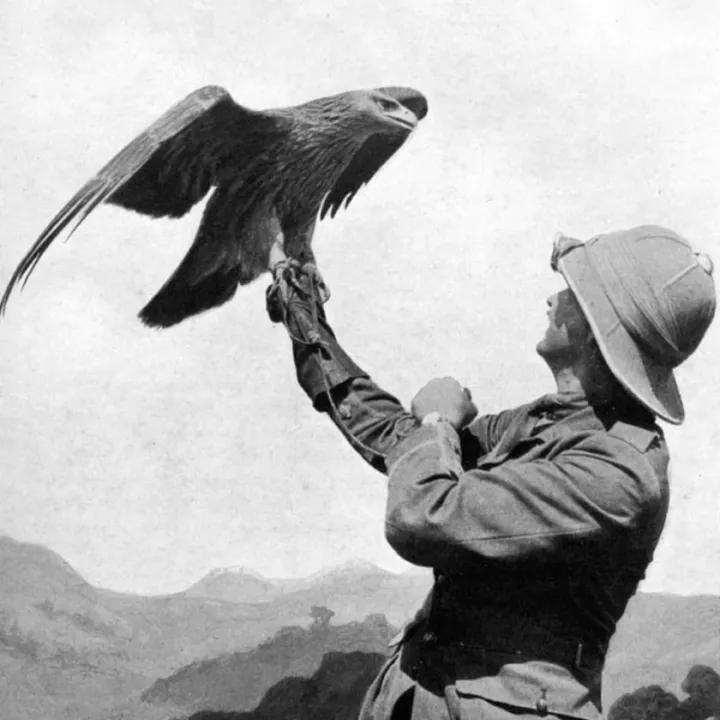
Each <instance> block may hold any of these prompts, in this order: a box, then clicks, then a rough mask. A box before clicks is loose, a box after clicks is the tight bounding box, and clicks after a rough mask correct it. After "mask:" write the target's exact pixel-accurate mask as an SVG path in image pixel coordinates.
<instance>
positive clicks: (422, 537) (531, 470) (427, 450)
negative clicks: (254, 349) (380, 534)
mask: <svg viewBox="0 0 720 720" xmlns="http://www.w3.org/2000/svg"><path fill="white" fill-rule="evenodd" d="M551 264H552V267H553V269H554V270H556V271H559V272H560V273H561V274H562V275H563V277H564V278H565V280H566V282H567V284H568V288H567V289H565V290H563V291H562V292H560V293H558V294H556V295H554V296H553V297H552V298H550V299H549V300H548V306H549V311H548V316H549V321H550V322H549V327H548V328H547V331H546V333H545V336H544V337H543V338H542V339H541V340H540V342H539V343H538V346H537V352H538V353H539V354H540V356H541V357H542V358H543V359H544V360H545V361H546V363H547V365H548V366H549V368H550V370H551V372H552V374H553V376H554V378H555V382H556V386H557V388H556V392H554V393H551V394H548V395H545V396H543V397H541V398H539V399H537V400H535V401H533V402H531V403H529V404H527V405H523V406H521V407H518V408H514V409H511V410H506V411H504V412H501V413H499V414H497V415H485V416H481V417H476V415H477V411H476V408H475V406H474V405H473V403H472V400H471V398H470V394H469V393H468V392H467V391H466V390H465V389H464V388H463V387H462V386H461V385H460V384H459V383H458V382H457V381H455V380H453V379H451V378H440V379H436V380H433V381H431V382H430V383H428V384H427V385H426V386H425V387H424V388H423V389H422V390H420V392H419V393H418V394H417V395H416V396H415V398H414V399H413V401H412V405H411V412H407V411H406V410H405V409H404V408H403V407H402V405H401V404H400V403H399V402H398V401H397V400H396V399H395V398H393V397H392V396H391V395H389V394H388V393H386V392H384V391H383V390H382V389H380V388H379V387H378V386H377V385H375V384H374V383H373V382H372V381H371V380H370V378H369V377H368V376H367V375H366V374H365V373H363V372H362V371H361V370H360V369H359V368H358V367H357V366H356V365H355V364H354V363H353V362H352V360H351V359H350V358H349V357H348V356H347V354H346V353H345V352H344V351H343V350H342V348H341V347H340V346H339V344H338V343H337V341H336V339H335V336H334V334H333V332H332V330H331V329H330V327H329V326H328V324H327V322H326V319H325V315H324V313H323V311H322V307H320V304H319V302H318V301H317V292H316V288H315V287H314V285H313V281H312V275H311V274H306V273H304V272H303V271H302V270H298V269H297V268H294V267H292V266H289V265H284V266H282V268H283V269H281V270H280V272H279V277H280V279H279V280H278V281H276V283H275V285H273V287H271V288H270V289H269V292H268V309H269V311H270V315H271V318H272V319H273V320H275V321H278V320H280V319H282V320H283V321H284V322H285V324H286V326H287V328H288V331H289V333H290V335H291V337H292V338H293V349H294V358H295V363H296V368H297V375H298V380H299V382H300V385H301V386H302V387H303V389H304V390H305V391H306V393H307V394H308V395H309V397H310V398H311V399H312V401H313V403H314V405H315V407H316V408H317V409H318V410H320V411H324V412H327V413H328V414H329V415H330V416H331V417H332V419H333V420H334V422H335V423H336V424H337V425H338V427H339V428H340V429H341V430H342V432H343V433H344V434H345V435H346V437H347V438H348V440H349V441H350V442H351V443H352V444H353V446H354V447H355V448H356V449H357V450H358V452H359V453H360V454H361V455H362V456H363V457H364V458H365V459H366V460H367V461H368V462H370V463H372V465H373V466H374V467H376V468H377V469H378V470H380V471H381V472H384V473H386V474H387V475H388V479H389V483H388V502H387V511H386V537H387V540H388V541H389V543H390V544H391V546H392V547H393V548H394V549H395V550H396V551H397V552H398V553H399V555H401V556H402V557H403V558H405V559H406V560H407V561H409V562H411V563H414V564H416V565H422V566H426V567H431V568H433V570H434V576H435V583H434V586H433V589H432V592H431V593H430V595H429V597H428V599H427V600H426V602H425V605H424V607H423V608H422V609H421V610H420V612H419V613H418V615H417V617H416V618H415V620H414V621H413V622H411V623H410V624H409V626H408V627H407V628H406V629H405V631H404V632H403V633H402V636H401V638H400V639H399V642H398V646H397V648H396V649H395V652H394V654H393V655H392V657H391V658H390V660H389V661H388V663H387V664H386V666H385V667H384V668H383V670H382V671H381V673H380V675H379V676H378V678H377V679H376V680H375V682H374V683H373V685H372V686H371V688H370V689H369V691H368V694H367V696H366V698H365V702H364V705H363V709H362V711H361V718H362V719H363V720H370V719H371V718H372V719H374V720H380V719H381V718H382V719H386V720H403V719H409V718H412V719H413V720H419V719H421V718H453V719H457V718H463V719H465V718H511V717H512V718H518V717H537V716H543V715H557V716H564V717H574V718H586V719H588V720H592V719H593V718H597V717H598V716H599V715H600V712H601V705H600V694H601V684H600V676H601V670H602V667H603V663H604V659H605V654H606V651H607V647H608V642H609V640H610V638H611V636H612V634H613V632H614V629H615V625H616V623H617V621H618V619H619V618H620V617H621V615H622V613H623V611H624V609H625V606H626V604H627V602H628V600H629V599H630V597H631V596H632V595H633V594H634V593H635V591H636V589H637V586H638V583H639V582H640V580H641V579H642V578H643V576H644V573H645V570H646V568H647V566H648V564H649V563H650V561H651V560H652V557H653V552H654V550H655V547H656V545H657V542H658V539H659V537H660V533H661V531H662V528H663V525H664V522H665V517H666V512H667V506H668V478H667V466H668V451H667V447H666V444H665V440H664V438H663V433H662V431H661V429H660V428H659V427H658V425H657V424H656V421H655V419H656V417H660V418H663V419H665V420H667V421H669V422H672V423H680V422H682V420H683V406H682V401H681V399H680V395H679V392H678V388H677V385H676V383H675V379H674V377H673V368H674V367H676V366H677V365H679V364H680V363H681V362H683V361H684V360H685V359H686V358H687V357H688V356H689V355H690V354H691V353H692V352H693V351H694V350H695V349H696V348H697V346H698V344H699V342H700V340H701V339H702V337H703V335H704V334H705V332H706V330H707V328H708V326H709V325H710V322H711V320H712V318H713V315H714V312H715V289H714V284H713V280H712V277H711V275H712V264H711V262H710V260H709V258H708V257H707V256H705V255H700V254H696V253H694V252H693V250H692V248H691V247H690V245H689V244H688V243H687V241H685V240H684V239H683V238H682V237H680V236H679V235H677V234H676V233H674V232H672V231H670V230H666V229H664V228H660V227H654V226H643V227H638V228H633V229H631V230H626V231H622V232H617V233H611V234H607V235H600V236H597V237H594V238H592V239H591V240H589V241H588V242H587V243H585V244H583V243H581V242H579V241H576V240H572V239H570V238H565V237H562V236H561V237H559V238H558V239H557V240H556V244H555V248H554V252H553V257H552V263H551Z"/></svg>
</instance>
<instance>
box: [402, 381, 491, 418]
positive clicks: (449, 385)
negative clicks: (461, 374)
mask: <svg viewBox="0 0 720 720" xmlns="http://www.w3.org/2000/svg"><path fill="white" fill-rule="evenodd" d="M410 410H411V411H412V414H413V415H414V416H415V417H416V418H417V419H418V420H420V422H422V421H423V419H424V418H425V416H426V415H429V414H430V413H435V412H436V413H439V414H440V415H441V416H442V417H443V418H444V419H445V420H447V421H448V422H449V423H450V424H451V425H452V426H453V427H454V428H455V429H456V430H459V429H460V428H462V427H465V425H467V424H468V423H469V422H470V421H471V420H472V419H473V418H474V417H475V416H476V415H477V412H478V410H477V408H476V407H475V405H474V403H473V401H472V398H471V397H470V391H469V390H467V389H466V388H464V387H463V386H462V385H461V384H460V383H459V382H458V381H457V380H455V379H454V378H451V377H444V378H435V379H434V380H431V381H430V382H429V383H427V385H425V387H423V388H422V390H420V392H419V393H418V394H417V395H416V396H415V397H414V398H413V401H412V403H411V405H410Z"/></svg>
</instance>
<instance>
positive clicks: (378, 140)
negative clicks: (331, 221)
mask: <svg viewBox="0 0 720 720" xmlns="http://www.w3.org/2000/svg"><path fill="white" fill-rule="evenodd" d="M406 140H407V136H400V137H388V136H386V135H380V134H378V135H371V136H370V137H369V138H368V139H367V140H366V141H365V142H364V143H363V145H361V147H360V149H359V150H358V151H357V152H356V153H355V156H354V157H353V159H352V160H351V161H350V163H349V164H348V166H347V167H346V168H345V170H344V171H343V173H342V175H341V176H340V177H339V178H338V180H337V182H336V183H335V185H334V187H333V188H332V190H330V192H329V193H328V194H327V195H326V196H325V198H324V200H323V203H322V205H321V207H320V219H321V220H322V219H323V218H324V217H325V216H326V215H327V214H328V213H330V217H331V218H334V217H335V215H336V214H337V211H338V210H339V209H340V208H341V207H347V206H348V205H349V204H350V201H351V200H352V199H353V198H354V197H355V195H356V194H357V192H358V190H360V188H361V187H362V186H363V185H366V184H367V183H369V182H370V180H372V178H373V176H374V175H375V173H377V171H378V170H379V169H380V168H381V167H382V166H383V165H384V164H385V163H386V162H387V161H388V160H389V159H390V158H391V157H392V156H393V155H394V154H395V153H396V152H397V151H398V150H399V149H400V147H401V146H402V145H403V143H404V142H405V141H406Z"/></svg>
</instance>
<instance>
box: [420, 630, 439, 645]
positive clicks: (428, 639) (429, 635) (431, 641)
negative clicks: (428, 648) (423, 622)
mask: <svg viewBox="0 0 720 720" xmlns="http://www.w3.org/2000/svg"><path fill="white" fill-rule="evenodd" d="M437 639H438V637H437V635H436V634H435V633H434V632H426V633H425V634H424V635H423V642H424V643H425V644H426V645H435V644H436V643H437Z"/></svg>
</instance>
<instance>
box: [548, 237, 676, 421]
mask: <svg viewBox="0 0 720 720" xmlns="http://www.w3.org/2000/svg"><path fill="white" fill-rule="evenodd" d="M586 255H587V248H586V247H585V246H584V245H580V246H578V247H576V248H575V249H573V250H572V251H571V252H568V253H567V254H565V255H563V256H562V257H560V258H559V260H558V262H557V269H558V270H559V272H560V273H561V274H562V276H563V277H564V278H565V281H566V282H567V284H568V287H569V288H570V290H572V292H573V294H574V295H575V297H576V298H577V301H578V303H579V305H580V307H581V309H582V311H583V313H584V315H585V317H586V319H587V321H588V323H589V325H590V328H591V330H592V332H593V336H594V337H595V341H596V342H597V344H598V347H599V348H600V352H601V353H602V356H603V358H604V359H605V362H606V363H607V365H608V367H609V369H610V371H611V372H612V374H613V375H614V376H615V378H616V379H617V380H618V382H619V383H620V384H621V385H622V386H623V387H624V388H625V389H626V390H627V391H628V392H629V393H630V394H631V395H632V396H633V397H634V398H635V399H636V400H637V401H638V402H640V403H641V404H642V405H643V406H644V407H646V408H647V409H648V410H650V411H651V412H652V413H653V414H655V415H657V416H658V417H660V418H662V419H663V420H666V421H667V422H669V423H672V424H674V425H680V424H681V423H682V422H683V420H684V419H685V409H684V407H683V402H682V398H681V397H680V390H679V388H678V385H677V381H676V380H675V375H674V373H673V371H672V369H671V368H668V367H667V366H666V365H662V364H660V363H658V362H656V361H654V360H653V359H652V358H651V357H650V356H649V355H648V354H647V353H645V352H643V350H642V348H640V347H638V345H637V343H636V342H635V341H634V340H633V339H632V337H631V336H630V334H629V333H628V332H627V330H626V329H625V328H624V327H623V324H622V323H621V322H620V319H619V318H618V316H617V313H616V312H615V309H614V308H613V306H612V304H611V303H610V301H609V300H608V298H607V296H606V294H605V291H604V290H603V285H602V282H601V280H600V278H599V277H598V275H597V273H596V272H595V270H594V269H593V267H592V264H591V263H590V262H588V260H587V257H586Z"/></svg>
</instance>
